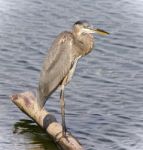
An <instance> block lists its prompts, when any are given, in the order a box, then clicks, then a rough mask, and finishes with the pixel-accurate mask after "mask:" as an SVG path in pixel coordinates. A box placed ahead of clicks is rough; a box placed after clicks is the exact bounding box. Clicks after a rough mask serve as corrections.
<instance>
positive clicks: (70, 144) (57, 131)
mask: <svg viewBox="0 0 143 150" xmlns="http://www.w3.org/2000/svg"><path fill="white" fill-rule="evenodd" d="M11 100H12V102H13V103H14V104H16V105H17V106H18V107H19V109H20V110H22V111H23V112H24V113H25V114H27V115H28V116H29V117H30V118H32V119H33V120H34V121H35V122H36V123H37V124H38V125H40V126H41V127H42V128H43V129H45V130H46V132H47V133H48V134H49V135H50V136H51V137H52V138H53V140H54V141H55V142H56V143H57V144H58V146H59V147H60V148H61V149H62V150H83V148H82V146H81V145H80V143H79V142H78V140H77V139H76V138H75V137H74V136H72V135H71V134H69V133H67V136H66V138H65V137H62V126H61V124H60V123H58V122H57V121H56V118H55V117H54V116H53V115H52V114H50V113H49V112H47V111H46V110H45V109H44V108H43V109H42V110H39V109H38V108H37V105H36V104H37V103H36V98H35V96H34V95H33V94H32V93H31V92H24V93H20V94H15V95H13V96H11Z"/></svg>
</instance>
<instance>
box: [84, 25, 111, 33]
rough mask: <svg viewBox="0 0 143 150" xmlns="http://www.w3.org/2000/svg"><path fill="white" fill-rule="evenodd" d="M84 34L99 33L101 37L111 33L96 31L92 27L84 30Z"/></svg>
mask: <svg viewBox="0 0 143 150" xmlns="http://www.w3.org/2000/svg"><path fill="white" fill-rule="evenodd" d="M82 32H84V33H97V34H99V35H108V34H109V32H106V31H104V30H102V29H94V28H90V27H88V28H84V29H82Z"/></svg>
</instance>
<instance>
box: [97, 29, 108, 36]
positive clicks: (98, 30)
mask: <svg viewBox="0 0 143 150" xmlns="http://www.w3.org/2000/svg"><path fill="white" fill-rule="evenodd" d="M94 31H95V32H96V33H97V34H99V35H103V36H104V35H108V34H109V32H106V31H104V30H102V29H94Z"/></svg>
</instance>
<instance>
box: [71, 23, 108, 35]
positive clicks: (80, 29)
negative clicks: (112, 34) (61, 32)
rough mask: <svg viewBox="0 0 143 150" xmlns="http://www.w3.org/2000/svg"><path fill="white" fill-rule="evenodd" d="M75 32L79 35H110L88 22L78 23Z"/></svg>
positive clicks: (75, 24) (74, 28)
mask: <svg viewBox="0 0 143 150" xmlns="http://www.w3.org/2000/svg"><path fill="white" fill-rule="evenodd" d="M73 31H74V32H75V33H76V34H78V35H81V34H92V33H97V34H99V35H108V34H109V33H108V32H106V31H104V30H102V29H98V28H93V27H92V26H90V25H89V23H88V22H87V21H77V22H75V23H74V25H73Z"/></svg>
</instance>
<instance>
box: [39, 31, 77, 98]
mask: <svg viewBox="0 0 143 150" xmlns="http://www.w3.org/2000/svg"><path fill="white" fill-rule="evenodd" d="M72 42H73V36H72V34H71V33H70V32H63V33H61V34H60V35H59V36H58V37H57V38H56V39H55V41H54V42H53V44H52V46H51V48H50V49H49V51H48V54H47V56H46V58H45V60H44V63H43V68H42V71H41V75H40V82H39V94H40V95H39V96H40V97H41V98H42V97H43V96H44V97H48V96H49V95H50V94H51V93H52V92H53V91H54V90H55V89H56V88H57V87H58V86H59V84H60V83H61V81H62V80H63V79H64V77H65V76H66V75H67V74H68V72H69V70H70V68H71V66H72V63H73V61H74V60H73V56H72V55H73V54H72V49H73V44H72ZM43 99H44V98H43Z"/></svg>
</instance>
